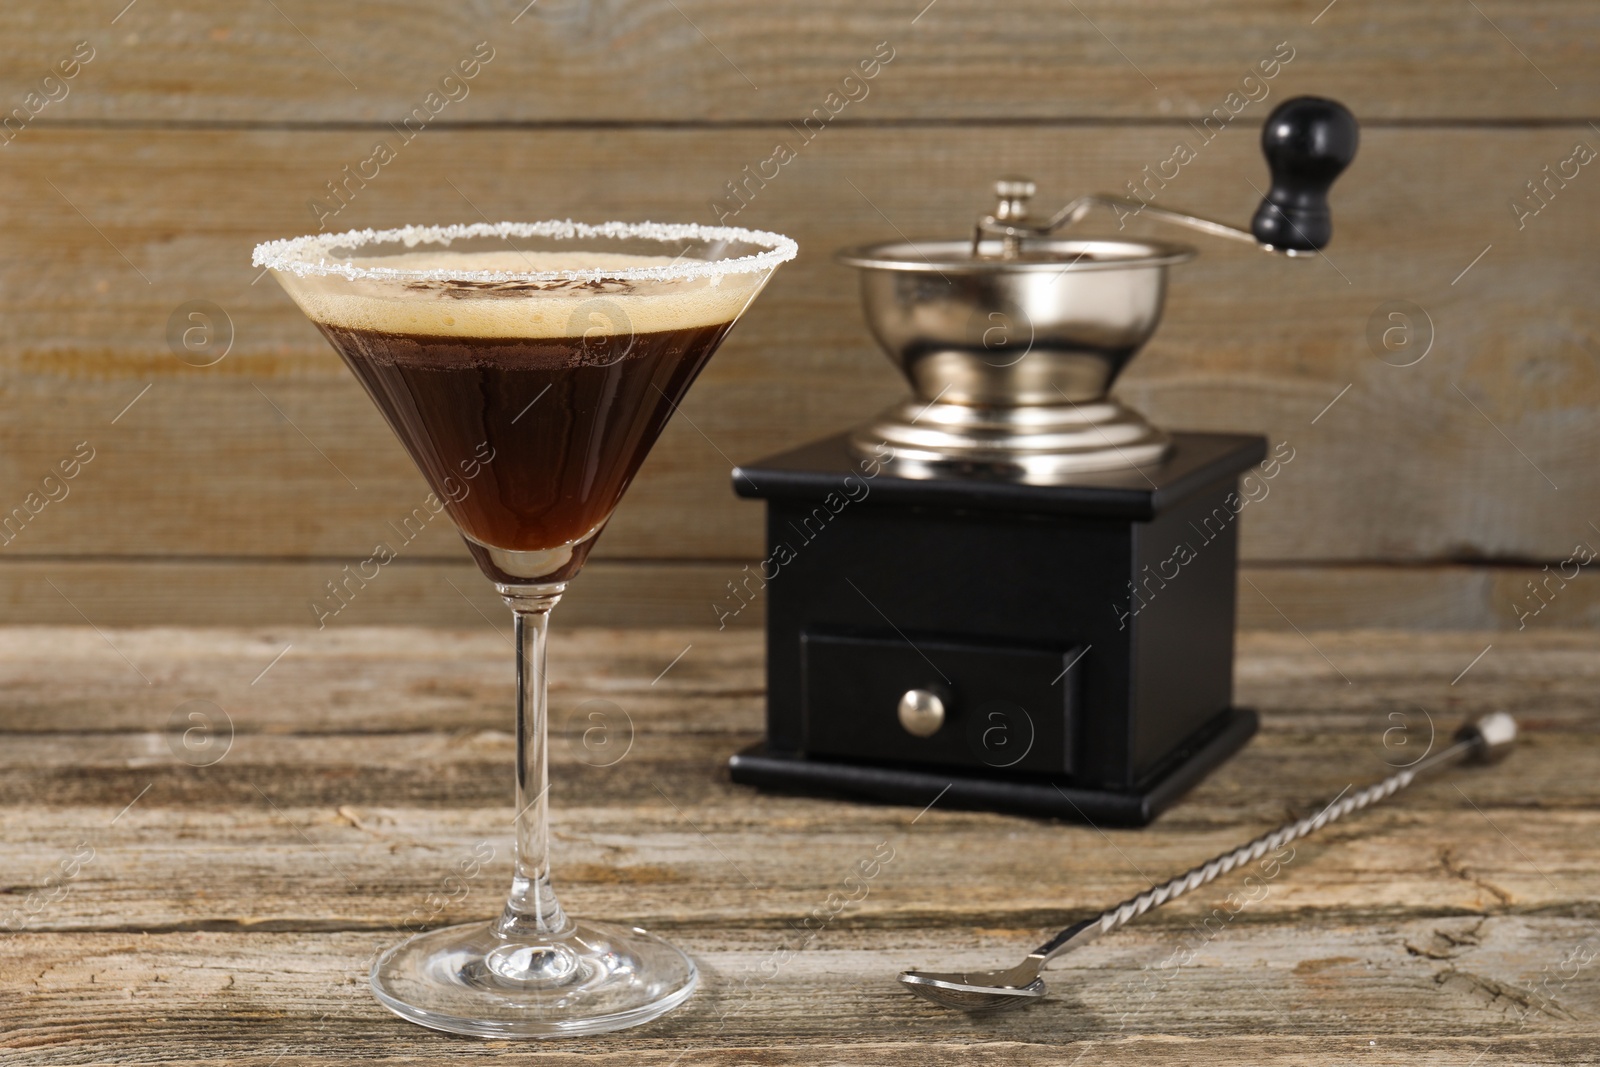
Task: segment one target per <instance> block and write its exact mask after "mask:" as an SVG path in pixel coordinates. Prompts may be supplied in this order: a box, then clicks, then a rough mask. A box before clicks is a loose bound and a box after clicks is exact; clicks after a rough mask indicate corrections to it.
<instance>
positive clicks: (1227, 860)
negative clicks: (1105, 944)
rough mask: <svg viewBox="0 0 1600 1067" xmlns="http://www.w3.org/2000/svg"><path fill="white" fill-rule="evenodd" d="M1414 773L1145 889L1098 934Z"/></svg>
mask: <svg viewBox="0 0 1600 1067" xmlns="http://www.w3.org/2000/svg"><path fill="white" fill-rule="evenodd" d="M1416 776H1417V772H1416V770H1414V769H1412V768H1409V767H1408V768H1407V769H1405V770H1403V771H1400V772H1399V773H1397V774H1393V775H1390V776H1389V777H1388V778H1385V779H1384V780H1383V781H1381V782H1379V783H1377V784H1376V785H1370V786H1368V787H1367V788H1365V789H1363V790H1361V792H1359V793H1356V794H1355V795H1353V796H1348V797H1347V796H1344V795H1343V794H1340V799H1338V800H1335V801H1334V802H1333V803H1332V804H1329V805H1328V806H1327V807H1325V808H1323V809H1322V810H1321V811H1319V812H1318V813H1317V814H1315V815H1308V816H1306V817H1305V818H1303V819H1298V820H1296V821H1294V822H1291V823H1285V824H1284V825H1282V826H1280V827H1278V828H1277V829H1276V830H1272V831H1270V832H1268V833H1265V834H1262V835H1261V836H1260V837H1258V838H1256V839H1255V840H1254V841H1250V842H1247V843H1246V844H1243V845H1240V846H1239V847H1238V848H1236V849H1234V850H1233V851H1232V852H1225V853H1223V854H1222V855H1220V856H1217V857H1216V858H1215V859H1212V860H1208V861H1207V862H1205V863H1202V864H1201V865H1200V866H1198V867H1194V868H1192V869H1190V870H1188V871H1185V872H1184V873H1183V874H1180V875H1178V876H1177V877H1176V878H1173V879H1171V880H1170V881H1166V882H1163V883H1161V884H1160V885H1158V886H1156V887H1154V888H1153V889H1147V890H1145V891H1144V892H1143V893H1140V894H1139V895H1138V896H1136V897H1129V898H1128V899H1127V900H1124V901H1123V902H1122V903H1121V904H1118V905H1116V906H1114V907H1111V908H1107V909H1106V910H1105V911H1103V912H1101V913H1100V917H1099V918H1098V919H1097V920H1095V922H1096V923H1097V925H1098V926H1099V927H1100V933H1102V934H1109V933H1110V932H1111V931H1113V930H1115V929H1117V927H1119V926H1122V925H1124V924H1126V923H1128V922H1129V921H1131V920H1133V919H1135V918H1137V917H1138V916H1140V915H1143V914H1144V913H1145V912H1147V911H1149V910H1150V909H1151V908H1153V907H1155V906H1156V905H1158V904H1165V903H1166V902H1167V901H1169V900H1171V899H1172V898H1174V897H1178V896H1182V895H1183V894H1185V893H1187V892H1189V891H1190V890H1191V889H1198V888H1199V887H1200V886H1203V885H1205V884H1206V883H1207V882H1211V881H1214V880H1216V879H1217V878H1218V877H1220V876H1221V875H1224V874H1227V873H1228V872H1229V871H1231V870H1233V869H1234V868H1235V867H1238V866H1239V865H1241V864H1245V863H1252V862H1254V861H1255V860H1258V859H1260V858H1261V857H1262V856H1264V855H1266V854H1267V853H1268V852H1274V851H1276V850H1278V849H1280V848H1282V847H1283V846H1284V845H1286V844H1288V843H1289V842H1290V841H1293V840H1295V839H1296V838H1299V837H1304V836H1306V835H1307V834H1309V833H1311V832H1312V831H1314V830H1320V829H1322V828H1323V827H1324V826H1326V825H1328V824H1329V823H1330V822H1333V821H1334V820H1335V819H1342V818H1344V817H1345V816H1346V815H1349V814H1350V813H1351V812H1352V811H1360V810H1361V809H1362V808H1364V807H1367V806H1368V805H1369V804H1376V803H1377V802H1378V801H1380V800H1385V799H1387V798H1388V797H1391V796H1393V795H1394V794H1395V793H1398V792H1399V791H1400V790H1402V789H1404V788H1405V787H1406V786H1408V785H1410V784H1411V783H1412V781H1413V780H1414V779H1415V778H1416Z"/></svg>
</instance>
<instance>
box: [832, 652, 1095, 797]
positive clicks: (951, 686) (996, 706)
mask: <svg viewBox="0 0 1600 1067" xmlns="http://www.w3.org/2000/svg"><path fill="white" fill-rule="evenodd" d="M800 643H801V661H802V675H801V708H802V716H803V720H804V732H805V741H804V745H805V751H806V753H807V754H808V755H819V756H822V755H826V756H844V757H850V758H857V759H871V760H893V761H896V762H901V763H918V764H944V765H948V766H951V767H988V768H991V769H1002V768H1010V769H1013V770H1017V771H1029V772H1037V773H1048V774H1070V773H1072V770H1073V764H1072V734H1073V718H1074V711H1075V707H1076V704H1077V692H1078V675H1079V671H1080V669H1081V666H1082V665H1081V664H1080V663H1078V662H1077V660H1078V654H1079V650H1078V649H1077V648H1076V647H1073V648H1055V649H1050V648H1033V647H1028V646H1023V645H1015V644H991V643H983V642H977V641H966V640H961V639H952V638H949V637H935V636H930V635H921V634H915V633H913V634H908V635H905V636H901V635H899V634H893V633H891V634H861V633H842V632H828V631H809V630H808V631H806V632H804V633H803V634H802V635H801V638H800Z"/></svg>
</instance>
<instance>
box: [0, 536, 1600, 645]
mask: <svg viewBox="0 0 1600 1067" xmlns="http://www.w3.org/2000/svg"><path fill="white" fill-rule="evenodd" d="M457 555H458V557H459V558H457V559H454V560H451V559H423V560H409V561H406V562H404V563H400V562H397V563H395V564H392V565H390V566H388V567H385V568H384V569H383V570H382V571H380V573H379V577H378V578H376V579H374V580H372V581H370V582H367V583H365V584H364V585H361V586H359V587H357V586H356V585H354V584H352V585H350V586H346V587H345V588H346V589H347V590H350V592H348V593H347V594H346V595H345V596H344V597H343V599H342V601H341V600H340V599H336V598H335V597H334V596H332V595H330V594H329V593H328V588H327V587H328V583H329V582H334V583H339V582H342V581H343V580H344V579H345V568H346V567H353V566H355V565H357V564H358V563H359V562H360V560H361V558H362V557H360V556H351V557H347V558H341V557H333V558H328V559H314V560H293V559H277V560H273V559H267V560H254V559H249V558H233V559H206V558H195V557H187V558H185V557H177V558H173V559H166V560H163V559H153V560H152V559H148V558H143V559H134V560H118V559H115V558H114V557H113V558H107V557H99V558H90V559H78V558H72V557H54V558H44V559H31V560H30V559H26V558H24V559H17V560H9V561H5V562H3V563H0V624H12V625H38V624H50V625H73V624H79V623H83V622H85V621H86V620H87V621H88V622H90V623H92V624H94V625H97V626H163V625H184V626H231V625H237V624H238V623H239V622H241V621H242V620H249V621H251V622H253V623H255V624H257V625H268V624H271V625H281V626H291V627H300V626H305V625H306V624H308V623H316V622H318V621H319V620H320V621H321V622H322V624H323V625H322V629H323V630H328V631H338V630H342V629H344V628H347V627H350V626H362V625H396V624H406V625H414V626H451V627H467V628H485V629H488V628H500V629H502V630H504V628H505V625H506V621H505V620H506V617H507V616H506V608H505V605H504V603H503V602H502V601H501V600H500V598H499V597H498V596H496V595H495V594H494V591H493V588H492V587H491V586H490V585H489V584H488V583H487V582H485V581H484V579H483V575H482V574H481V573H479V571H478V569H477V567H476V566H474V565H473V564H472V562H471V561H470V560H469V559H468V558H467V555H466V552H465V550H464V549H458V550H457ZM756 564H757V561H756V560H755V559H753V558H752V559H748V560H740V559H733V560H658V561H637V560H600V561H597V562H592V563H590V564H589V565H588V566H587V567H585V568H584V571H583V574H582V575H581V576H580V578H579V579H578V580H577V581H575V582H573V584H572V585H571V586H570V587H569V589H568V591H567V594H566V596H565V598H564V599H563V600H562V603H561V608H560V615H559V616H558V618H559V619H560V624H561V625H563V626H617V627H626V628H630V629H637V628H639V627H651V626H704V625H709V624H711V623H720V622H726V624H727V628H728V629H753V628H756V627H759V626H761V625H762V624H763V622H764V621H765V618H766V602H765V600H764V599H762V598H760V597H757V598H756V599H755V600H754V601H751V602H748V603H747V604H746V606H745V607H743V608H740V609H739V611H738V614H736V615H734V614H728V615H727V616H726V617H724V616H723V615H722V614H721V612H726V611H730V610H731V608H732V607H733V606H735V605H737V604H738V603H739V602H740V601H738V600H736V599H731V598H732V594H731V593H730V592H729V589H728V583H729V582H738V581H740V580H741V579H742V577H743V575H744V573H745V570H744V568H746V567H754V566H756ZM1546 579H1547V575H1546V572H1544V571H1543V570H1541V569H1540V568H1538V567H1532V566H1518V567H1508V566H1500V567H1490V566H1476V567H1474V566H1429V567H1404V566H1360V565H1350V566H1346V565H1340V566H1319V565H1315V564H1310V565H1298V566H1296V565H1266V566H1251V565H1246V566H1245V567H1244V568H1243V569H1242V571H1241V572H1240V578H1239V584H1238V593H1237V606H1238V625H1239V626H1240V628H1242V629H1246V630H1292V629H1294V628H1295V627H1299V628H1301V629H1319V628H1320V629H1372V628H1380V629H1382V628H1394V629H1415V630H1500V631H1506V632H1510V633H1520V632H1522V631H1526V630H1532V631H1535V632H1539V631H1548V630H1550V629H1553V628H1561V627H1582V628H1593V627H1595V626H1596V625H1600V587H1597V586H1596V583H1594V582H1593V581H1592V580H1590V579H1589V578H1587V577H1586V576H1585V577H1583V578H1582V580H1579V581H1574V582H1570V583H1567V585H1566V587H1565V588H1560V587H1558V586H1557V585H1556V584H1555V583H1554V581H1551V584H1550V585H1549V586H1548V587H1545V588H1544V590H1543V593H1542V594H1540V593H1539V592H1537V590H1538V589H1539V588H1540V587H1539V586H1538V584H1537V583H1539V582H1543V581H1545V580H1546ZM1530 583H1534V585H1533V590H1534V591H1530ZM1552 590H1554V592H1552ZM1541 595H1542V596H1543V597H1544V599H1543V600H1541V599H1540V596H1541ZM341 603H342V604H343V606H342V607H341V606H340V604H341ZM1541 605H1542V606H1541ZM335 608H337V611H334V609H335ZM325 612H326V613H328V614H323V613H325Z"/></svg>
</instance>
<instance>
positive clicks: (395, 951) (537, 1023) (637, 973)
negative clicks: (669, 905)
mask: <svg viewBox="0 0 1600 1067" xmlns="http://www.w3.org/2000/svg"><path fill="white" fill-rule="evenodd" d="M698 979H699V972H698V971H697V970H696V969H695V965H694V961H693V960H691V959H690V958H689V957H688V956H686V955H684V954H683V953H682V952H681V951H679V950H678V949H676V948H674V947H673V946H672V945H670V944H668V943H667V942H665V941H663V940H661V939H660V938H659V937H656V936H655V935H653V934H650V933H647V932H645V931H644V930H640V929H638V928H637V927H625V926H613V925H611V924H609V923H586V922H579V923H578V924H577V925H576V926H575V927H573V929H572V931H571V932H570V933H568V934H566V935H565V936H562V937H558V938H551V939H549V940H544V941H537V942H533V941H522V940H517V939H510V938H507V937H505V936H503V935H501V934H499V933H497V932H496V930H495V924H494V923H491V922H481V923H468V924H466V925H464V926H448V927H445V928H443V929H441V930H430V931H428V932H427V933H423V934H418V935H417V936H415V937H413V938H411V939H410V940H408V941H403V942H401V943H400V944H398V945H395V946H394V947H393V948H391V949H389V950H388V951H386V952H385V953H384V954H383V955H382V956H380V957H378V961H377V962H376V963H375V964H373V966H372V991H373V993H375V994H376V995H377V997H378V1001H379V1003H381V1004H382V1005H383V1006H384V1007H386V1008H388V1009H389V1010H390V1011H392V1012H394V1013H395V1014H396V1015H398V1016H400V1017H401V1018H402V1019H409V1020H411V1021H412V1022H414V1023H420V1024H422V1025H423V1026H427V1027H431V1028H432V1029H435V1030H446V1031H449V1032H450V1033H453V1034H472V1035H474V1036H477V1037H564V1036H568V1035H577V1034H599V1033H605V1032H606V1031H608V1030H621V1029H624V1028H625V1027H629V1026H638V1025H639V1024H640V1023H645V1022H649V1021H650V1020H651V1019H654V1018H656V1017H657V1016H659V1015H663V1014H665V1013H666V1012H669V1011H671V1010H672V1009H673V1008H675V1007H677V1006H678V1005H679V1004H682V1003H683V1002H684V1001H685V1000H687V999H688V998H689V994H690V993H693V992H694V987H695V983H696V981H697V980H698Z"/></svg>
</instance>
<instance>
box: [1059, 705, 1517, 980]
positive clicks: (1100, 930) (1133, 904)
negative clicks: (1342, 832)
mask: <svg viewBox="0 0 1600 1067" xmlns="http://www.w3.org/2000/svg"><path fill="white" fill-rule="evenodd" d="M1516 731H1517V726H1516V721H1515V720H1514V719H1512V718H1511V716H1510V715H1507V714H1506V713H1505V712H1495V713H1494V714H1491V715H1486V716H1484V717H1483V718H1481V719H1478V720H1476V721H1475V722H1471V723H1468V724H1467V725H1466V726H1463V727H1462V728H1461V730H1460V731H1458V732H1457V734H1456V736H1455V739H1454V743H1453V744H1451V745H1450V746H1449V747H1448V748H1445V749H1442V750H1441V751H1439V752H1435V753H1433V754H1432V755H1429V756H1427V757H1425V758H1423V759H1420V760H1418V761H1417V762H1416V763H1414V764H1412V765H1411V766H1409V767H1406V768H1405V769H1403V770H1400V771H1397V772H1396V773H1394V774H1392V775H1390V776H1389V777H1387V778H1385V779H1384V780H1383V781H1381V782H1378V783H1376V784H1374V785H1370V786H1368V787H1367V788H1365V789H1363V790H1361V791H1360V792H1358V793H1354V794H1352V795H1350V796H1345V795H1344V794H1343V793H1341V794H1339V796H1338V797H1337V798H1335V799H1334V800H1333V802H1332V803H1330V804H1328V806H1327V807H1325V808H1323V809H1322V810H1321V811H1319V812H1317V813H1316V814H1315V815H1308V816H1306V817H1305V818H1303V819H1296V820H1295V821H1294V822H1289V823H1285V824H1284V825H1282V826H1280V827H1278V828H1277V829H1276V830H1271V831H1268V832H1267V833H1264V834H1262V835H1261V836H1260V837H1257V838H1255V839H1254V840H1252V841H1248V842H1246V843H1245V844H1243V845H1240V846H1239V847H1238V848H1236V849H1233V850H1231V851H1229V852H1224V853H1223V854H1222V855H1220V856H1217V857H1215V858H1214V859H1210V860H1207V861H1206V862H1205V863H1202V864H1201V865H1200V866H1198V867H1195V868H1193V869H1191V870H1189V871H1186V872H1184V873H1183V874H1180V875H1178V876H1177V877H1176V878H1173V879H1171V880H1170V881H1166V882H1163V883H1161V884H1160V885H1158V886H1154V887H1152V888H1150V889H1147V890H1145V891H1144V892H1143V893H1140V894H1139V895H1138V896H1133V897H1129V898H1128V899H1127V900H1124V901H1123V902H1122V903H1120V904H1117V905H1115V906H1114V907H1110V908H1107V909H1106V910H1105V911H1103V912H1101V913H1100V914H1099V915H1097V916H1095V917H1094V918H1092V919H1086V920H1084V921H1083V922H1079V923H1074V924H1073V925H1072V926H1069V927H1067V928H1066V929H1065V930H1062V931H1061V932H1060V933H1058V934H1056V936H1055V937H1053V938H1051V939H1050V940H1049V941H1046V942H1045V943H1044V944H1042V945H1040V946H1039V947H1038V948H1036V949H1034V950H1033V952H1032V953H1030V954H1029V959H1030V960H1032V961H1034V963H1035V964H1036V965H1040V966H1042V965H1043V963H1044V962H1045V961H1047V960H1050V959H1053V958H1054V957H1056V956H1058V955H1060V954H1061V953H1063V952H1065V951H1066V950H1067V949H1069V948H1076V947H1077V946H1079V945H1082V944H1085V943H1087V942H1089V941H1093V940H1095V939H1096V938H1098V937H1099V936H1100V935H1102V934H1108V933H1110V932H1111V931H1113V930H1115V929H1117V928H1118V927H1121V926H1123V925H1125V924H1127V923H1129V922H1131V921H1132V920H1133V919H1135V918H1137V917H1139V916H1140V915H1143V914H1144V913H1145V912H1147V911H1149V910H1150V909H1151V908H1154V907H1157V906H1159V905H1161V904H1165V903H1166V902H1167V901H1169V900H1171V899H1173V898H1174V897H1179V896H1182V895H1183V894H1184V893H1187V892H1189V891H1190V890H1191V889H1196V888H1198V887H1200V886H1203V885H1205V884H1206V883H1207V882H1211V881H1214V880H1215V879H1217V878H1218V877H1220V876H1222V875H1224V874H1227V873H1228V872H1229V871H1231V870H1233V869H1234V868H1236V867H1238V866H1240V865H1241V864H1245V863H1251V862H1253V861H1255V860H1258V859H1260V858H1261V857H1262V856H1264V855H1266V854H1267V853H1268V852H1272V851H1274V850H1276V849H1279V848H1282V847H1283V846H1284V845H1286V844H1288V843H1289V842H1290V841H1293V840H1295V839H1297V838H1301V837H1305V836H1306V835H1307V834H1310V833H1312V832H1314V831H1316V830H1320V829H1322V828H1323V827H1324V826H1326V825H1328V824H1329V823H1331V822H1333V821H1334V820H1336V819H1342V818H1344V817H1345V816H1346V815H1349V814H1350V813H1351V812H1353V811H1360V810H1361V809H1362V808H1365V807H1369V806H1371V805H1373V804H1376V803H1377V802H1378V801H1380V800H1387V799H1388V798H1389V797H1391V796H1393V795H1394V794H1396V793H1398V792H1399V791H1400V790H1402V789H1404V788H1406V786H1408V785H1410V784H1411V783H1412V782H1414V781H1415V780H1416V779H1417V777H1418V776H1419V775H1421V774H1423V773H1425V772H1427V771H1433V770H1438V769H1439V768H1441V767H1448V766H1450V765H1451V764H1454V763H1459V762H1461V761H1463V760H1466V759H1475V760H1479V761H1482V762H1492V761H1493V760H1496V759H1498V758H1499V757H1501V756H1503V755H1504V754H1505V753H1506V751H1508V750H1509V748H1510V746H1511V742H1512V740H1513V739H1514V738H1515V737H1516Z"/></svg>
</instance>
